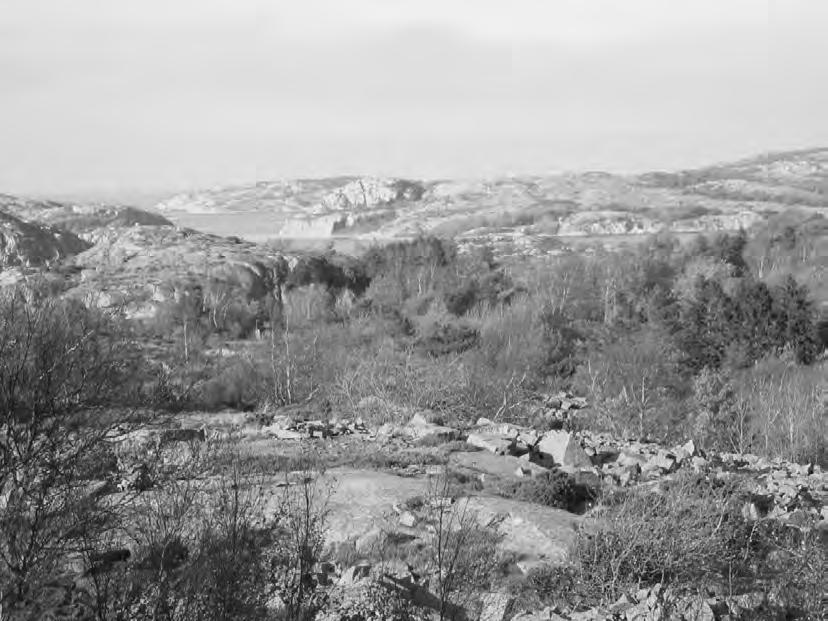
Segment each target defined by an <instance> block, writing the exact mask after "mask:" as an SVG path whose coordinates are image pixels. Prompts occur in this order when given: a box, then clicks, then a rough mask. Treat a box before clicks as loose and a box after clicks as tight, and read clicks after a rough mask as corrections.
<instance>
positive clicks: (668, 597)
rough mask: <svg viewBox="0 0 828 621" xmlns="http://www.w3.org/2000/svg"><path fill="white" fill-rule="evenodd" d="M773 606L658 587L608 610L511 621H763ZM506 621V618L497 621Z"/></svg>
mask: <svg viewBox="0 0 828 621" xmlns="http://www.w3.org/2000/svg"><path fill="white" fill-rule="evenodd" d="M773 605H774V602H773V601H771V600H770V599H769V598H768V596H766V595H765V594H764V593H760V592H754V593H746V594H743V595H730V596H725V595H712V596H710V597H700V596H677V595H676V594H674V593H673V592H672V591H671V590H670V589H669V588H667V589H664V588H662V585H661V584H656V585H655V586H653V587H652V588H649V589H641V590H640V591H638V592H637V593H635V594H630V595H622V596H621V597H620V598H619V599H618V601H616V602H615V603H614V604H612V605H611V606H607V607H605V608H592V609H590V610H586V611H581V612H569V613H567V612H563V611H559V610H557V609H555V608H552V607H549V608H545V609H543V610H541V611H539V612H532V613H528V612H527V613H523V614H518V615H517V616H514V617H512V621H611V620H612V621H614V620H618V621H622V620H624V621H633V620H636V621H637V620H642V621H644V620H650V619H652V620H656V619H676V620H686V621H715V620H716V619H752V618H760V617H761V615H762V612H763V611H764V610H765V609H772V608H773ZM498 621H503V618H501V619H498Z"/></svg>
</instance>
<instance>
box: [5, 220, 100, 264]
mask: <svg viewBox="0 0 828 621" xmlns="http://www.w3.org/2000/svg"><path fill="white" fill-rule="evenodd" d="M90 245H91V244H89V243H88V242H85V241H83V240H82V239H80V238H79V237H77V236H76V235H74V234H73V233H70V232H68V231H62V230H60V229H57V228H53V227H50V226H45V225H40V224H34V223H31V222H25V221H23V220H21V219H20V218H17V217H16V216H13V215H11V214H9V213H6V212H4V211H0V268H6V267H16V266H20V267H38V266H41V265H46V264H48V263H56V262H58V261H60V260H62V259H65V258H67V257H70V256H72V255H75V254H77V253H79V252H83V251H84V250H86V249H87V248H89V247H90Z"/></svg>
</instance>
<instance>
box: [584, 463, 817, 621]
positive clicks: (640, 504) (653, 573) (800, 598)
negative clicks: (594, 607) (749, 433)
mask: <svg viewBox="0 0 828 621" xmlns="http://www.w3.org/2000/svg"><path fill="white" fill-rule="evenodd" d="M741 508H742V501H741V495H740V492H739V491H738V487H737V486H736V484H730V485H725V484H721V483H716V482H713V481H710V480H707V479H704V478H703V477H700V476H696V475H684V476H681V477H678V478H677V479H676V480H675V481H673V482H671V483H668V484H665V485H664V486H663V487H662V488H661V489H660V490H643V489H636V490H630V491H629V492H627V493H626V494H624V495H623V496H622V497H620V498H617V499H615V502H614V503H613V504H610V505H607V506H605V509H604V511H603V513H602V514H601V515H600V516H599V517H598V518H596V522H595V523H594V524H593V525H591V526H590V527H586V528H583V529H582V530H581V531H580V532H579V535H578V538H577V540H576V543H575V546H574V550H573V554H572V556H573V559H574V566H573V569H574V574H573V578H574V582H575V583H577V584H578V585H581V586H579V589H583V593H584V594H585V595H586V597H587V600H589V601H590V603H592V604H597V603H611V602H614V601H616V600H617V598H618V597H619V596H621V595H622V594H623V593H626V592H635V591H636V590H638V589H640V588H648V587H652V586H654V585H656V584H661V585H662V586H665V587H668V586H669V587H673V588H674V590H676V591H677V592H678V593H680V594H681V593H688V594H698V593H704V592H705V589H711V590H713V591H714V592H715V591H719V592H721V591H723V590H724V591H725V592H728V593H730V594H734V595H735V594H739V593H745V592H751V591H755V590H756V589H757V585H762V587H761V588H762V590H764V591H766V592H768V591H770V592H778V593H780V595H783V596H784V608H786V609H787V610H788V611H791V610H797V609H800V610H801V609H805V610H808V611H811V612H813V611H816V610H818V609H819V605H820V598H821V596H822V595H821V593H822V590H821V586H824V584H821V581H822V580H823V578H817V577H816V576H824V571H825V568H826V549H825V547H824V545H822V544H820V542H819V534H818V533H817V532H816V531H815V530H814V529H804V530H802V531H799V530H796V529H791V528H790V527H788V526H785V525H783V524H781V523H780V522H777V521H772V520H764V521H760V522H749V521H747V520H746V519H745V518H744V517H743V516H742V512H741ZM780 562H781V563H782V566H783V568H784V570H783V571H781V572H780V571H779V570H780V566H779V564H780ZM814 572H816V573H814ZM805 617H806V618H811V617H808V616H807V614H806V615H805Z"/></svg>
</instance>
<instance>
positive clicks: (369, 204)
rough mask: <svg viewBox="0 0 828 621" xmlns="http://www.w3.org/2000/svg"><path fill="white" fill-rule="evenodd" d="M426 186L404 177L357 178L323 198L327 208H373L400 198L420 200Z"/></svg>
mask: <svg viewBox="0 0 828 621" xmlns="http://www.w3.org/2000/svg"><path fill="white" fill-rule="evenodd" d="M423 192H424V188H423V186H422V185H420V184H419V183H416V182H413V181H405V180H402V179H373V178H365V179H357V180H355V181H351V182H350V183H348V184H346V185H344V186H342V187H340V188H337V189H336V190H334V191H333V192H331V193H330V194H328V195H327V196H325V197H324V198H323V199H322V200H321V205H322V206H323V207H325V208H327V209H332V210H337V211H342V210H352V209H373V208H376V207H381V206H384V205H388V204H390V203H394V202H396V201H400V200H409V201H413V200H419V199H420V198H422V196H423Z"/></svg>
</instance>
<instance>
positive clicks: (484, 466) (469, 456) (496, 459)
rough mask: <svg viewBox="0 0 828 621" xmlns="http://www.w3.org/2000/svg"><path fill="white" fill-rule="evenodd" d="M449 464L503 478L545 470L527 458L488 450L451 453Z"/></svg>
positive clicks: (533, 474) (519, 476) (522, 475)
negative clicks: (498, 453) (497, 453)
mask: <svg viewBox="0 0 828 621" xmlns="http://www.w3.org/2000/svg"><path fill="white" fill-rule="evenodd" d="M449 465H450V466H452V467H454V468H458V469H460V470H471V471H472V472H476V473H481V474H484V475H492V476H495V477H500V478H504V479H514V478H523V477H527V476H529V477H531V476H535V475H536V474H538V473H540V472H546V468H544V467H542V466H539V465H538V464H533V463H531V462H530V461H529V460H527V459H523V458H519V457H512V456H510V455H495V454H494V453H490V452H488V451H478V452H473V453H472V452H468V451H460V452H456V453H452V454H451V456H450V457H449Z"/></svg>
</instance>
